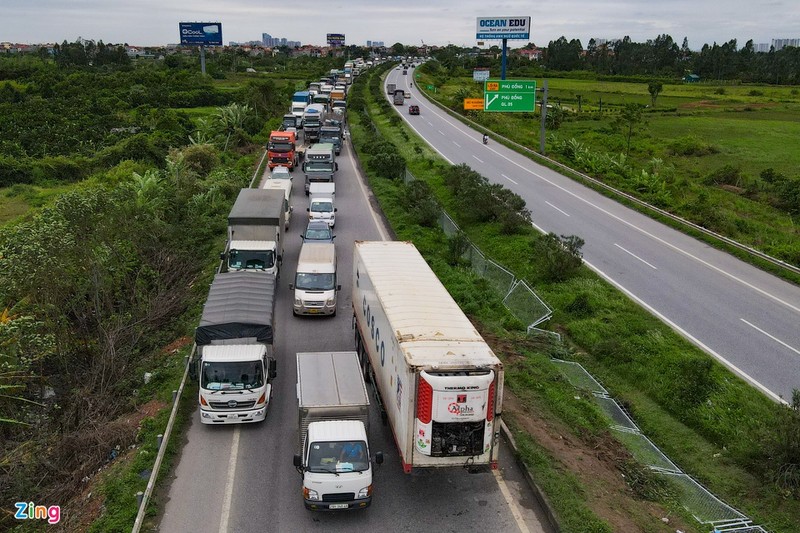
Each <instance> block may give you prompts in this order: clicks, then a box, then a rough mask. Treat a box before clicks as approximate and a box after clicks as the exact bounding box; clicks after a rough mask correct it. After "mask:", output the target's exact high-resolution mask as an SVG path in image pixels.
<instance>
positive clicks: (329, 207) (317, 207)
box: [311, 202, 333, 213]
mask: <svg viewBox="0 0 800 533" xmlns="http://www.w3.org/2000/svg"><path fill="white" fill-rule="evenodd" d="M331 211H333V203H332V202H311V212H312V213H330V212H331Z"/></svg>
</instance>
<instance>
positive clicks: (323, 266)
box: [297, 242, 336, 378]
mask: <svg viewBox="0 0 800 533" xmlns="http://www.w3.org/2000/svg"><path fill="white" fill-rule="evenodd" d="M297 271H298V272H312V273H315V272H319V273H332V272H336V247H335V245H334V244H333V243H332V242H304V243H303V246H302V247H301V248H300V257H299V258H298V260H297ZM325 377H326V378H327V376H325Z"/></svg>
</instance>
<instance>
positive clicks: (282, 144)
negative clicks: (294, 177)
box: [267, 131, 300, 172]
mask: <svg viewBox="0 0 800 533" xmlns="http://www.w3.org/2000/svg"><path fill="white" fill-rule="evenodd" d="M299 159H300V154H299V153H298V151H297V135H296V134H295V132H293V131H273V132H272V133H270V134H269V143H267V164H268V165H269V168H270V170H272V169H273V168H275V167H277V166H281V167H288V168H289V171H290V172H293V171H294V169H295V167H296V166H297V165H298V161H299Z"/></svg>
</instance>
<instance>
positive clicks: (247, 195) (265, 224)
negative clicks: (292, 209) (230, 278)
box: [221, 189, 286, 277]
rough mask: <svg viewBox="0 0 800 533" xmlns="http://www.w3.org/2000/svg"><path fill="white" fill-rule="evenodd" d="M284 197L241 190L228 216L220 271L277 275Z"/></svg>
mask: <svg viewBox="0 0 800 533" xmlns="http://www.w3.org/2000/svg"><path fill="white" fill-rule="evenodd" d="M285 204H286V200H285V194H284V192H283V191H280V190H266V189H242V190H241V191H239V196H238V197H237V198H236V202H234V204H233V207H232V208H231V212H230V214H229V215H228V243H227V245H226V247H225V251H224V252H223V253H222V254H221V259H222V261H223V263H222V269H221V271H222V272H231V271H245V272H265V273H268V274H272V275H274V276H276V277H277V276H278V275H279V265H280V262H281V259H282V257H283V240H282V238H281V232H283V231H284V227H285V225H286V205H285Z"/></svg>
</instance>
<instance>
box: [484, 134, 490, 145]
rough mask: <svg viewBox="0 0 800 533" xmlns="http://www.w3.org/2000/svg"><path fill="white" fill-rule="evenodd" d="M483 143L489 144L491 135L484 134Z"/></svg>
mask: <svg viewBox="0 0 800 533" xmlns="http://www.w3.org/2000/svg"><path fill="white" fill-rule="evenodd" d="M483 144H489V136H488V135H484V136H483Z"/></svg>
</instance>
